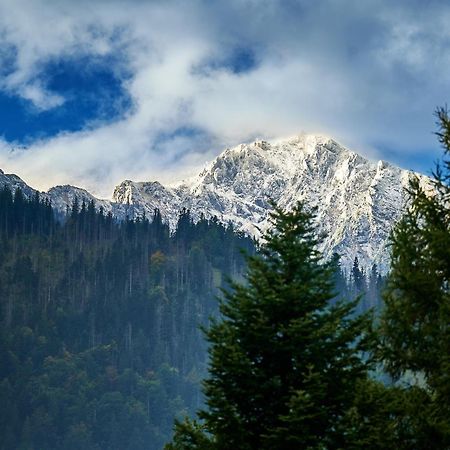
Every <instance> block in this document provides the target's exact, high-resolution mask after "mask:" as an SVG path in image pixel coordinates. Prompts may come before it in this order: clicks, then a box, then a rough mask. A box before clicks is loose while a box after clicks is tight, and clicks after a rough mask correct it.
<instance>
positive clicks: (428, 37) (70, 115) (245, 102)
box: [0, 0, 450, 197]
mask: <svg viewBox="0 0 450 450" xmlns="http://www.w3.org/2000/svg"><path fill="white" fill-rule="evenodd" d="M448 23H450V5H449V4H448V2H445V1H434V0H431V1H428V2H422V1H414V0H409V1H396V2H390V1H388V0H377V1H375V0H365V1H357V0H342V1H339V2H338V1H336V0H323V1H314V2H313V1H306V0H258V1H256V0H229V1H227V2H220V1H211V0H208V1H207V0H185V1H181V0H180V1H173V0H166V1H148V2H143V1H140V0H136V1H132V0H130V1H127V2H121V1H114V0H109V1H106V0H102V1H100V0H91V1H85V0H81V1H78V2H72V1H66V0H59V1H55V2H49V1H45V0H34V1H31V0H0V168H2V169H3V170H5V171H8V172H15V173H18V174H19V175H21V176H22V177H23V178H24V179H25V180H26V181H27V182H29V183H30V184H32V185H34V186H36V187H38V188H41V189H47V188H49V187H51V186H52V185H55V184H64V183H71V184H76V185H79V186H82V187H85V188H88V189H90V190H92V191H93V192H95V193H96V194H98V195H101V196H105V197H107V196H110V195H111V193H112V189H113V187H114V185H115V184H118V183H119V182H120V181H122V180H123V179H134V180H152V179H158V180H160V181H163V182H170V181H174V180H176V179H178V178H180V177H183V176H187V175H190V174H193V173H195V172H196V171H197V170H198V168H199V167H201V166H202V164H204V163H205V162H206V161H207V160H209V159H211V158H213V157H214V156H215V155H217V154H218V153H219V152H220V151H221V150H222V149H223V148H225V147H227V146H232V145H237V144H239V143H241V142H246V141H250V140H252V139H255V138H264V139H272V138H277V139H278V138H282V137H289V136H292V135H295V134H298V133H300V132H311V133H322V134H326V135H329V136H331V137H333V138H334V139H336V140H337V141H339V142H341V143H342V144H344V145H346V146H348V147H349V148H351V149H353V150H355V151H358V152H359V153H361V154H363V155H366V156H368V157H370V158H373V159H380V158H382V159H385V160H387V161H391V162H393V163H395V164H398V165H400V166H402V167H405V168H412V169H415V170H419V171H422V172H425V173H428V172H429V171H430V170H431V169H432V167H433V163H434V161H435V160H436V159H437V158H438V157H439V155H440V149H439V147H438V145H437V143H436V139H435V137H434V135H433V132H434V130H435V124H434V121H435V120H434V116H433V112H434V110H435V109H436V107H437V106H441V105H444V104H445V103H447V102H448V101H449V97H448V96H449V95H450V94H449V93H450V73H449V72H448V70H447V68H448V67H449V63H450V29H449V27H448Z"/></svg>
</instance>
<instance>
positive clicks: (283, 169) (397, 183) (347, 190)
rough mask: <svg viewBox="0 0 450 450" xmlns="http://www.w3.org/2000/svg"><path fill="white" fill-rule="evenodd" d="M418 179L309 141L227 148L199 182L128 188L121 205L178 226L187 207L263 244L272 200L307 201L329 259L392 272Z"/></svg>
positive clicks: (328, 143) (117, 195)
mask: <svg viewBox="0 0 450 450" xmlns="http://www.w3.org/2000/svg"><path fill="white" fill-rule="evenodd" d="M411 176H412V172H410V171H406V170H402V169H399V168H397V167H395V166H393V165H391V164H389V163H387V162H385V161H379V162H378V163H374V162H371V161H369V160H367V159H365V158H363V157H361V156H359V155H358V154H356V153H354V152H351V151H349V150H347V149H345V148H344V147H342V146H340V145H339V144H338V143H337V142H335V141H333V140H332V139H329V138H326V137H322V136H315V135H301V136H297V137H294V138H292V139H289V140H286V141H279V142H273V143H269V142H265V141H256V142H254V143H251V144H243V145H239V146H237V147H234V148H231V149H227V150H225V151H224V152H223V153H222V154H221V155H219V156H218V157H217V158H216V159H215V160H214V161H212V162H211V163H210V164H208V165H207V166H206V167H205V168H204V170H203V171H202V172H201V173H200V174H199V175H198V176H196V177H193V178H191V179H189V180H186V181H183V182H180V183H177V184H174V185H172V186H167V187H164V186H162V185H161V184H160V183H157V182H154V183H134V182H131V181H125V182H123V183H122V184H121V185H119V186H118V187H117V188H116V189H115V192H114V196H113V198H114V201H115V202H118V203H123V204H125V203H127V204H130V205H134V206H135V207H137V208H138V209H139V210H141V211H144V210H145V211H147V212H150V211H151V210H152V209H153V208H155V207H157V208H159V209H160V210H161V213H162V215H163V217H165V218H166V219H167V220H168V221H169V222H170V223H171V224H174V223H175V220H176V217H177V215H178V211H179V210H180V208H182V207H186V208H188V209H190V211H191V215H192V216H193V218H194V220H195V219H198V218H199V216H200V214H202V213H203V214H205V215H206V216H207V217H209V216H217V217H218V218H219V220H221V221H223V222H228V221H230V222H232V223H233V225H234V226H235V227H236V228H237V229H238V230H240V231H243V232H245V233H249V234H251V235H254V236H256V237H258V236H260V233H261V231H264V230H265V229H266V228H267V227H268V226H269V224H268V220H267V215H268V211H269V210H270V205H269V200H270V199H273V200H274V201H275V202H276V203H277V204H278V205H279V206H281V207H283V208H290V207H292V206H293V205H294V203H295V202H297V201H298V200H300V199H303V200H305V201H306V202H307V203H308V204H309V205H311V206H315V207H317V214H318V225H319V228H320V229H321V231H323V232H325V233H326V234H327V238H326V240H325V243H324V246H323V248H322V250H323V251H324V252H325V254H326V256H328V257H331V256H332V254H333V253H334V252H338V253H339V254H340V255H341V256H342V260H341V262H342V264H343V266H344V267H345V268H346V269H349V268H350V267H351V265H352V263H353V260H354V258H355V257H358V259H359V261H360V265H361V266H363V267H370V266H371V265H372V264H373V263H374V262H375V263H377V264H378V266H379V268H380V269H381V270H382V271H385V270H386V269H387V267H388V259H389V257H388V250H387V249H386V243H387V239H388V236H389V232H390V230H391V228H392V225H393V223H395V221H396V220H398V218H399V217H400V215H401V212H402V210H403V208H404V205H405V201H406V197H405V192H404V187H405V186H407V184H408V180H409V178H410V177H411ZM422 178H423V180H424V182H425V179H426V178H425V177H422Z"/></svg>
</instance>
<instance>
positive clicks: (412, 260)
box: [380, 109, 450, 449]
mask: <svg viewBox="0 0 450 450" xmlns="http://www.w3.org/2000/svg"><path fill="white" fill-rule="evenodd" d="M437 116H438V120H439V126H440V131H439V133H438V137H439V140H440V142H441V144H443V146H444V158H443V163H442V165H441V166H438V167H437V169H436V171H435V173H434V181H433V186H432V188H433V189H427V188H426V187H424V186H422V185H421V183H420V182H419V180H418V179H417V178H414V179H413V180H412V181H411V183H410V187H409V194H410V205H409V208H408V211H407V213H406V214H405V215H404V217H403V218H402V220H401V221H400V222H399V223H398V225H397V226H396V227H395V229H394V232H393V234H392V270H391V273H390V276H389V279H388V283H387V290H386V293H385V296H384V301H385V308H384V311H383V315H382V322H381V328H380V333H381V337H382V348H381V350H382V352H381V358H382V359H383V361H384V363H385V366H386V370H387V371H388V372H389V373H390V374H391V375H392V376H393V377H394V379H400V380H401V381H402V382H403V384H404V385H406V386H407V387H405V390H407V391H408V392H409V393H410V397H408V400H407V401H408V405H407V407H405V411H407V417H409V420H410V421H411V426H410V433H411V434H412V435H414V436H415V439H416V444H415V447H411V448H429V443H430V442H433V448H436V449H440V448H442V449H447V448H450V420H449V417H450V401H449V399H450V287H449V286H450V285H449V283H450V187H449V184H450V159H449V156H450V120H449V117H448V115H447V112H446V110H444V109H439V110H438V112H437ZM408 386H409V387H408ZM413 419H414V420H413Z"/></svg>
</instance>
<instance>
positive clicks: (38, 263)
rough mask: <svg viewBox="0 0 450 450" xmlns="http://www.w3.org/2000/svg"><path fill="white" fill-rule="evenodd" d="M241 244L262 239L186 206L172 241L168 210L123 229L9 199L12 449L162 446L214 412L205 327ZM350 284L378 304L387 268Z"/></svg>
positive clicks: (0, 224) (6, 273)
mask: <svg viewBox="0 0 450 450" xmlns="http://www.w3.org/2000/svg"><path fill="white" fill-rule="evenodd" d="M241 249H242V250H244V251H246V252H249V253H253V252H254V251H255V245H254V242H253V241H252V240H250V239H249V238H247V237H244V236H242V235H240V234H238V233H236V232H234V231H233V229H232V228H231V227H224V226H223V225H221V224H220V223H219V222H218V221H216V220H214V219H213V220H205V219H201V220H200V221H199V222H197V223H195V224H194V223H193V222H192V220H191V218H190V215H189V212H188V211H186V210H184V211H181V213H180V216H179V220H178V225H177V228H176V231H175V233H173V234H170V233H169V229H168V227H167V226H166V225H165V224H163V223H162V221H161V216H160V214H159V212H158V211H155V212H154V215H153V217H151V218H150V219H147V218H145V217H143V218H141V219H139V220H134V221H131V220H126V221H123V222H121V223H117V222H115V221H114V219H113V218H112V216H111V215H105V214H104V213H103V212H102V211H101V210H100V211H96V210H95V207H94V205H93V204H92V203H91V204H81V205H80V204H77V203H76V202H75V203H74V204H73V206H72V208H71V209H70V210H69V211H67V216H66V218H65V219H64V221H63V222H60V221H58V220H57V219H56V218H55V216H54V213H53V210H52V207H51V205H50V204H49V203H48V202H46V201H43V200H41V199H40V198H39V196H38V195H36V197H35V198H33V199H28V198H26V197H24V195H23V194H22V192H21V191H20V190H17V191H15V192H14V193H13V192H11V191H10V190H9V189H8V188H4V189H3V190H2V191H0V302H1V308H0V311H1V316H0V321H1V325H2V326H1V331H0V403H1V405H2V408H1V411H0V435H1V436H2V440H1V443H0V448H1V449H2V450H13V449H36V450H37V449H64V450H65V449H74V450H75V449H81V448H82V449H84V450H90V449H102V450H103V449H104V450H114V449H117V450H126V449H130V450H131V449H132V450H144V449H145V450H153V449H160V448H161V447H162V445H163V444H164V443H165V442H167V440H168V439H169V438H170V435H171V433H172V426H173V419H174V418H175V417H181V416H184V415H186V414H192V413H193V412H194V411H195V410H196V409H197V408H198V407H199V406H200V404H201V393H200V392H201V389H200V381H201V379H202V378H203V377H204V376H205V374H206V366H207V352H206V343H205V340H204V336H203V334H202V332H201V331H200V330H199V326H200V325H202V324H203V325H205V324H207V322H208V318H209V317H210V316H214V315H216V314H217V313H218V304H217V303H218V302H217V295H218V294H219V289H220V288H223V287H226V279H227V278H228V277H231V278H234V279H240V278H242V276H243V274H244V272H245V270H246V267H245V264H246V263H245V261H244V258H243V256H242V254H241ZM350 275H351V280H353V281H354V282H352V283H351V284H348V283H346V282H345V280H344V277H343V275H342V274H340V273H337V274H336V286H337V289H338V290H339V291H340V292H341V294H343V295H346V296H349V297H352V296H355V295H356V294H357V293H358V292H360V291H364V290H368V294H367V295H366V296H365V297H364V300H363V302H362V303H361V307H362V308H364V309H366V308H367V307H369V306H375V305H376V304H377V303H378V299H377V298H378V294H377V291H376V290H377V289H378V287H379V285H380V283H381V280H380V277H379V276H378V274H377V273H376V268H374V270H373V273H372V274H371V275H370V276H368V277H365V276H364V275H363V274H362V273H361V271H360V270H359V268H358V264H357V261H355V265H354V268H353V271H352V273H351V274H350ZM366 280H367V281H368V282H369V285H368V287H367V285H366Z"/></svg>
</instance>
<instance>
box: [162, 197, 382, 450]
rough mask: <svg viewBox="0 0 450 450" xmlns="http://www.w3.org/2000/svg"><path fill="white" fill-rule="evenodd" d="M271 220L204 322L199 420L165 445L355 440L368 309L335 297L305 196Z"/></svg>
mask: <svg viewBox="0 0 450 450" xmlns="http://www.w3.org/2000/svg"><path fill="white" fill-rule="evenodd" d="M271 221H272V225H273V228H272V229H271V231H269V232H268V233H266V235H265V237H264V240H265V244H264V245H263V246H262V248H261V251H260V254H259V255H257V256H254V257H250V258H248V265H249V269H248V274H247V280H246V281H247V283H246V284H239V283H232V284H231V287H232V290H231V291H226V292H225V293H224V295H225V300H224V301H223V302H222V304H221V313H222V317H223V319H222V320H217V321H213V322H212V325H211V327H210V328H209V330H208V331H207V338H208V340H209V342H210V344H211V345H210V367H209V378H208V379H207V380H206V382H205V384H204V391H205V395H206V404H207V409H204V410H202V411H200V412H199V418H200V420H201V422H200V424H199V423H196V422H190V421H185V422H184V423H178V424H177V425H176V431H175V437H174V440H173V442H172V443H171V444H169V445H167V446H166V448H167V449H207V448H211V449H230V448H236V449H240V450H246V449H299V448H305V449H325V448H326V449H338V448H357V447H351V445H352V442H355V441H356V440H357V437H358V430H357V429H356V428H357V424H355V423H351V421H350V420H349V416H350V415H351V411H353V409H354V402H353V401H354V398H355V386H356V384H357V383H361V384H364V383H365V382H366V381H367V379H368V378H367V370H368V367H369V366H370V362H369V361H368V360H367V359H364V358H363V352H365V351H366V350H367V349H368V346H369V345H370V342H371V334H370V333H369V332H367V331H368V317H367V316H359V317H356V318H355V317H354V315H353V314H352V313H353V310H354V308H355V306H356V302H344V301H343V300H338V301H334V297H335V292H334V286H333V284H334V272H335V265H334V263H333V262H325V261H324V260H323V257H322V255H321V254H320V253H319V251H318V250H317V246H318V244H319V243H320V241H319V239H318V238H317V237H316V233H315V229H314V226H313V216H312V215H311V214H310V213H309V212H308V211H307V210H306V209H305V207H304V206H303V205H302V204H301V203H299V204H298V205H297V206H296V208H294V210H293V211H292V212H283V211H282V210H280V209H279V208H276V207H275V212H274V213H273V214H272V216H271ZM332 300H333V301H332ZM350 423H351V424H350ZM347 426H350V427H351V429H348V428H347ZM376 448H383V447H376Z"/></svg>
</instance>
